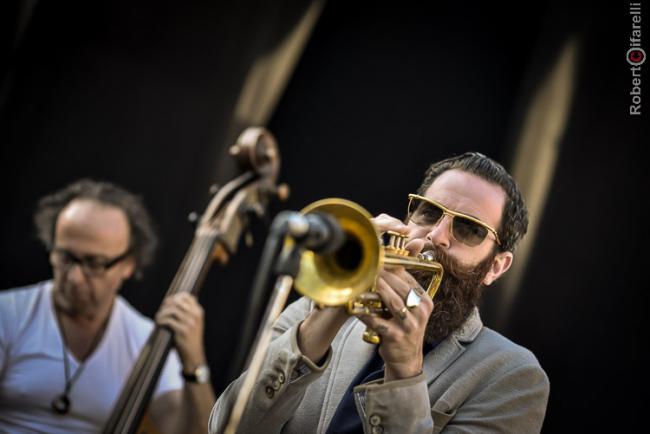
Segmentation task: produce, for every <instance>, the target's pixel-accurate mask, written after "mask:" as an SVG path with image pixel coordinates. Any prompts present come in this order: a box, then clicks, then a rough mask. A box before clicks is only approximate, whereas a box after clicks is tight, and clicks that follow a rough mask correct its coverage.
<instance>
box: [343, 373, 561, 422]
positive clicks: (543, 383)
mask: <svg viewBox="0 0 650 434" xmlns="http://www.w3.org/2000/svg"><path fill="white" fill-rule="evenodd" d="M354 394H355V401H356V405H357V410H358V412H359V415H360V417H361V420H362V421H363V429H364V433H367V434H370V433H404V434H430V433H441V432H442V433H448V434H451V433H463V434H469V433H471V434H479V433H480V434H484V433H539V432H540V431H541V428H542V422H543V420H544V414H545V411H546V404H547V401H548V394H549V382H548V378H547V376H546V374H545V373H544V371H543V370H542V368H541V367H540V366H539V364H536V363H525V364H522V365H519V366H516V367H514V368H512V369H510V370H508V371H506V372H503V373H501V374H500V375H498V376H496V377H495V378H493V379H492V380H491V381H490V382H488V383H487V384H486V385H485V386H484V387H482V388H481V389H479V390H477V391H474V393H472V394H471V395H470V396H469V397H468V399H467V400H466V401H465V402H463V403H460V404H459V405H457V406H456V405H452V404H448V403H446V402H445V400H444V399H440V400H438V401H436V402H435V404H433V405H432V404H431V402H430V397H429V393H428V390H427V383H426V378H425V375H424V374H420V375H418V376H416V377H413V378H409V379H406V380H399V381H393V382H388V383H383V381H382V380H377V381H374V382H371V383H367V384H364V385H361V386H357V387H356V388H355V389H354Z"/></svg>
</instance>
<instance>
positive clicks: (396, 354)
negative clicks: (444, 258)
mask: <svg viewBox="0 0 650 434" xmlns="http://www.w3.org/2000/svg"><path fill="white" fill-rule="evenodd" d="M373 222H374V223H375V226H376V227H377V229H378V231H379V232H381V233H383V232H386V231H394V232H399V233H401V234H404V235H408V231H409V229H408V226H406V225H405V224H403V223H402V222H401V221H399V220H398V219H396V218H394V217H391V216H389V215H387V214H380V215H379V216H377V217H375V218H374V219H373ZM423 247H424V241H423V240H420V239H415V240H411V241H409V242H408V243H407V244H406V246H405V248H406V249H407V250H408V251H409V252H410V253H411V255H417V254H418V253H420V251H421V250H422V248H423ZM376 289H377V293H378V294H379V296H380V297H381V299H382V301H383V303H384V305H385V306H386V307H387V308H388V310H389V311H390V313H391V314H392V318H390V319H385V318H381V317H377V316H370V315H362V316H359V319H360V320H361V321H362V322H363V323H365V324H366V325H367V326H368V327H370V328H372V329H374V330H375V332H377V334H379V335H380V336H381V338H382V341H381V345H380V347H379V355H380V356H381V357H382V359H384V363H385V371H384V381H391V380H399V379H404V378H409V377H414V376H416V375H418V374H419V373H420V372H422V363H423V360H424V356H423V354H422V344H423V342H424V333H425V330H426V326H427V321H428V319H429V315H431V311H432V310H433V301H432V300H431V299H430V298H429V297H428V296H427V295H426V293H425V291H424V290H423V289H422V287H421V286H420V284H419V283H418V282H417V281H416V280H415V278H414V277H413V276H412V275H411V274H410V273H409V272H408V271H406V270H405V269H404V268H403V267H390V268H384V269H383V270H381V271H380V273H379V276H378V278H377V286H376ZM412 290H413V291H415V292H416V294H417V295H418V296H419V299H420V302H419V303H418V304H417V305H416V306H412V307H407V305H406V304H407V297H409V293H410V292H411V291H412Z"/></svg>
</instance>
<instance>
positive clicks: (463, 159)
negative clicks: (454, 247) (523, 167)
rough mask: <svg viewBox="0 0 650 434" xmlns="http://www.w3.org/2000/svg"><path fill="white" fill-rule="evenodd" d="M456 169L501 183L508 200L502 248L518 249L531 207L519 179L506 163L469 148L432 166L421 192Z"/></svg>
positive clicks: (526, 228)
mask: <svg viewBox="0 0 650 434" xmlns="http://www.w3.org/2000/svg"><path fill="white" fill-rule="evenodd" d="M453 169H459V170H463V171H465V172H469V173H472V174H474V175H476V176H478V177H480V178H482V179H484V180H486V181H487V182H490V183H492V184H496V185H498V186H500V187H501V188H502V189H503V191H505V193H506V203H505V205H504V207H503V214H502V218H501V224H500V226H499V227H498V228H497V232H498V234H499V239H500V240H501V246H499V250H501V251H510V252H514V250H515V247H516V246H517V243H518V242H519V241H520V240H521V239H522V238H523V237H524V235H525V234H526V231H527V230H528V210H527V209H526V204H525V203H524V199H523V197H522V195H521V191H519V187H518V186H517V183H516V182H515V180H514V179H512V176H510V174H509V173H508V172H507V171H506V169H504V168H503V166H502V165H500V164H499V163H497V162H496V161H494V160H492V159H491V158H489V157H486V156H485V155H483V154H480V153H478V152H466V153H464V154H462V155H459V156H456V157H451V158H447V159H445V160H442V161H438V162H436V163H433V164H432V165H431V166H429V169H427V172H426V174H425V176H424V181H422V185H420V188H419V189H418V194H420V195H424V192H426V190H427V188H429V186H430V185H431V184H433V181H435V179H436V178H437V177H438V176H440V175H441V174H442V173H444V172H446V171H448V170H453Z"/></svg>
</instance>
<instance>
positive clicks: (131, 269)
mask: <svg viewBox="0 0 650 434" xmlns="http://www.w3.org/2000/svg"><path fill="white" fill-rule="evenodd" d="M135 268H136V267H135V258H134V257H133V256H129V257H128V258H126V259H124V264H123V266H122V276H121V277H122V280H129V279H130V278H131V277H133V273H135Z"/></svg>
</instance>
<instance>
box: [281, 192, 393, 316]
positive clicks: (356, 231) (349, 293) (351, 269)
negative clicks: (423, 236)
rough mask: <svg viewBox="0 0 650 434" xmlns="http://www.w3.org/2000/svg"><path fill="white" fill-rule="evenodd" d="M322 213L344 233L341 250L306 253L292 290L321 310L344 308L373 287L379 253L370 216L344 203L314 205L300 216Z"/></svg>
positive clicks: (352, 204) (343, 201)
mask: <svg viewBox="0 0 650 434" xmlns="http://www.w3.org/2000/svg"><path fill="white" fill-rule="evenodd" d="M315 212H318V213H323V214H329V215H331V216H332V217H334V218H335V219H336V220H337V222H338V223H339V225H340V226H341V229H342V230H343V232H344V233H345V242H344V243H343V246H341V247H340V248H339V249H337V250H336V251H335V252H333V253H330V254H316V253H314V252H312V251H309V250H308V251H305V252H304V253H303V254H302V256H301V260H300V270H299V271H298V276H297V277H296V280H295V283H294V286H295V288H296V290H297V291H298V292H299V293H301V294H303V295H305V296H307V297H309V298H310V299H312V300H314V301H315V302H316V303H317V304H318V305H321V306H343V305H347V304H348V303H349V302H350V300H353V299H355V298H357V297H358V296H359V295H361V294H362V293H364V292H367V291H368V289H369V288H372V287H373V286H374V283H375V278H376V276H377V272H378V270H379V266H380V261H381V255H382V249H381V248H380V245H379V242H378V239H377V231H376V229H375V227H374V225H373V223H372V216H371V215H370V213H368V211H366V210H365V209H364V208H362V207H361V206H359V205H357V204H356V203H354V202H351V201H349V200H345V199H338V198H330V199H322V200H319V201H316V202H314V203H312V204H310V205H308V206H307V207H306V208H304V209H303V210H302V211H301V213H303V214H309V213H315Z"/></svg>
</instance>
